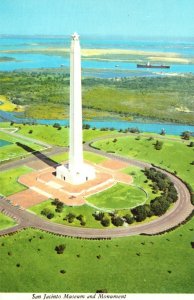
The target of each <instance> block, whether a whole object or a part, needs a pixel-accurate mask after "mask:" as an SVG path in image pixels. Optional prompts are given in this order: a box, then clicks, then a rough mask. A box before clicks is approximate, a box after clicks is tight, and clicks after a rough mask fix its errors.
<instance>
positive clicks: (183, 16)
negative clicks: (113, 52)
mask: <svg viewBox="0 0 194 300" xmlns="http://www.w3.org/2000/svg"><path fill="white" fill-rule="evenodd" d="M193 15H194V0H0V34H15V35H70V34H72V33H73V32H75V31H76V32H78V33H79V34H80V35H89V36H124V37H175V38H179V37H180V38H181V37H194V17H193Z"/></svg>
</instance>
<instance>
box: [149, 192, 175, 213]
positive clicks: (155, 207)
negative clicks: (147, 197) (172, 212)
mask: <svg viewBox="0 0 194 300" xmlns="http://www.w3.org/2000/svg"><path fill="white" fill-rule="evenodd" d="M150 206H151V210H152V211H153V213H154V215H156V216H162V215H163V214H164V213H165V212H166V211H167V209H168V208H169V206H170V203H169V202H168V201H167V200H166V198H164V197H162V196H161V197H157V198H156V199H155V200H154V201H152V202H151V205H150Z"/></svg>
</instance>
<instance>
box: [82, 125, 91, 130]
mask: <svg viewBox="0 0 194 300" xmlns="http://www.w3.org/2000/svg"><path fill="white" fill-rule="evenodd" d="M82 128H83V129H90V125H89V124H83V125H82Z"/></svg>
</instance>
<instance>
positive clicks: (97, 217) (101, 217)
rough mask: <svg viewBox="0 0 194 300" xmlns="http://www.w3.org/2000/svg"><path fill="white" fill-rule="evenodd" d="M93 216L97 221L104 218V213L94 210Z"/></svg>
mask: <svg viewBox="0 0 194 300" xmlns="http://www.w3.org/2000/svg"><path fill="white" fill-rule="evenodd" d="M94 218H95V219H96V220H97V221H101V220H102V219H103V218H104V213H103V212H95V214H94Z"/></svg>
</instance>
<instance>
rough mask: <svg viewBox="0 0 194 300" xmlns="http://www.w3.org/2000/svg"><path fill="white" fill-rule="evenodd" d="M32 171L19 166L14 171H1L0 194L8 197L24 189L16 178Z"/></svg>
mask: <svg viewBox="0 0 194 300" xmlns="http://www.w3.org/2000/svg"><path fill="white" fill-rule="evenodd" d="M31 171H32V169H31V168H29V167H27V166H21V167H18V168H15V169H10V170H7V171H2V172H1V173H0V181H1V189H0V194H1V195H4V196H9V195H12V194H15V193H17V192H20V191H23V190H25V189H26V187H25V186H23V185H22V184H20V183H18V182H17V180H18V177H20V176H21V175H23V174H27V173H29V172H31Z"/></svg>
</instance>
